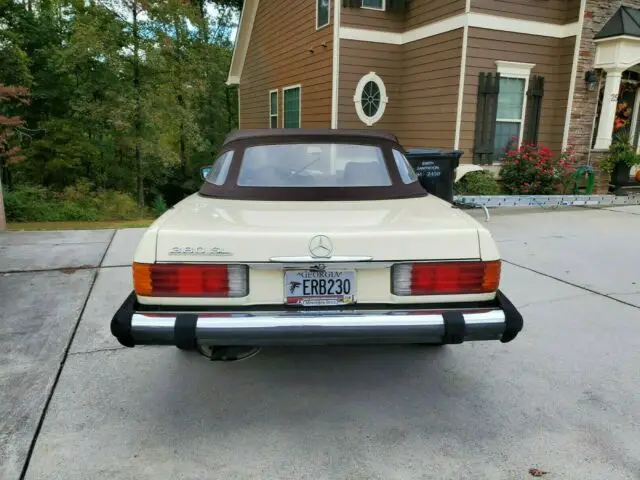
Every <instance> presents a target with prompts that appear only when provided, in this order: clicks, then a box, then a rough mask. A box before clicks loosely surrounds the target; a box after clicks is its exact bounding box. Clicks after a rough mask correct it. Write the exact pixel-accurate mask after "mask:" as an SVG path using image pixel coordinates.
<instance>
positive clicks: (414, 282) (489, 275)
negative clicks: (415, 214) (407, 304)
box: [392, 260, 501, 296]
mask: <svg viewBox="0 0 640 480" xmlns="http://www.w3.org/2000/svg"><path fill="white" fill-rule="evenodd" d="M500 267H501V262H500V261H499V260H498V261H495V262H438V263H435V262H434V263H410V264H401V265H395V266H394V267H393V272H392V276H393V294H394V295H399V296H408V295H450V294H465V293H491V292H495V291H496V290H497V289H498V285H499V284H500Z"/></svg>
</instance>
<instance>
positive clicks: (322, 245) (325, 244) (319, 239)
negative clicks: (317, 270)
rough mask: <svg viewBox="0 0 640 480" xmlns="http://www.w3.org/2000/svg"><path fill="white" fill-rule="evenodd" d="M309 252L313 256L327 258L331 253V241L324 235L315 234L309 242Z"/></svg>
mask: <svg viewBox="0 0 640 480" xmlns="http://www.w3.org/2000/svg"><path fill="white" fill-rule="evenodd" d="M309 252H311V255H312V256H314V257H315V258H329V257H331V255H333V243H331V240H330V239H329V237H327V236H325V235H316V236H315V237H313V238H312V239H311V241H310V242H309Z"/></svg>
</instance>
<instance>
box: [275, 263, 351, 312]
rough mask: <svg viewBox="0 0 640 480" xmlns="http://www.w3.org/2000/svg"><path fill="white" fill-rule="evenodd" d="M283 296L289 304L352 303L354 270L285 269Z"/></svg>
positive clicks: (329, 304) (326, 304) (323, 304)
mask: <svg viewBox="0 0 640 480" xmlns="http://www.w3.org/2000/svg"><path fill="white" fill-rule="evenodd" d="M284 297H285V301H286V303H287V304H289V305H303V306H318V307H319V306H332V305H347V304H350V303H353V302H354V301H355V298H356V272H355V270H323V271H313V270H286V271H285V273H284Z"/></svg>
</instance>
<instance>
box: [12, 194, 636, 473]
mask: <svg viewBox="0 0 640 480" xmlns="http://www.w3.org/2000/svg"><path fill="white" fill-rule="evenodd" d="M474 215H475V214H474ZM487 225H488V226H489V228H490V229H491V230H492V231H493V233H494V235H495V237H496V238H497V239H498V240H499V246H500V248H501V251H502V253H503V256H504V258H505V260H506V261H507V264H506V265H505V268H504V280H503V282H504V283H503V289H504V291H505V292H506V294H507V295H508V296H510V297H511V298H512V300H513V301H514V303H515V304H516V305H517V306H518V307H519V308H520V309H521V310H522V313H523V315H524V317H525V329H524V331H523V332H522V333H521V334H520V336H519V337H518V338H517V339H516V340H515V341H514V342H512V343H510V344H506V345H503V344H500V343H498V342H488V343H487V342H483V343H468V344H464V345H454V346H447V347H445V348H443V349H438V348H426V349H425V348H418V347H357V348H356V347H349V348H337V347H336V348H290V349H275V348H274V349H268V350H265V351H263V353H261V354H260V355H259V356H257V357H254V358H253V359H251V360H248V361H245V362H240V363H235V364H220V363H209V362H207V361H206V360H205V359H204V358H202V357H199V356H198V355H197V354H188V353H184V352H180V351H178V350H177V349H174V348H169V347H136V348H135V349H127V348H123V347H121V346H120V345H119V344H117V343H116V341H115V340H114V339H113V338H112V337H111V334H110V332H109V322H110V319H111V316H112V315H113V313H114V311H115V309H116V308H117V307H118V306H119V305H120V303H121V302H122V300H123V299H124V298H125V296H126V295H127V294H128V292H129V291H130V290H131V281H130V273H129V268H128V264H129V262H130V260H131V255H132V252H133V249H134V248H135V244H136V242H137V239H138V238H139V236H140V235H141V231H140V230H121V231H118V232H114V231H92V232H65V233H58V232H56V233H5V234H0V306H1V310H0V478H2V479H8V480H10V479H15V478H21V477H22V476H24V477H23V478H28V479H133V478H135V479H146V478H148V479H165V478H166V479H168V478H172V479H173V478H176V479H177V478H185V479H203V478H215V479H225V480H226V479H234V480H235V479H310V480H319V479H341V480H342V479H344V480H347V479H348V480H356V479H358V480H360V479H367V480H368V479H384V480H389V479H422V478H429V479H430V478H442V479H468V478H473V479H492V480H495V479H524V478H531V477H530V474H529V473H528V471H529V469H530V468H539V469H541V470H544V471H548V472H549V473H548V474H547V475H545V477H544V478H546V479H581V480H583V479H607V480H615V479H638V478H640V286H639V285H640V209H639V207H625V208H616V209H607V210H578V211H566V210H565V211H557V212H542V213H538V212H535V213H515V212H514V211H508V210H507V211H506V213H505V212H504V211H498V212H495V213H493V218H492V220H491V222H490V223H488V224H487Z"/></svg>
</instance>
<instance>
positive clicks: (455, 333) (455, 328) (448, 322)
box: [442, 311, 467, 344]
mask: <svg viewBox="0 0 640 480" xmlns="http://www.w3.org/2000/svg"><path fill="white" fill-rule="evenodd" d="M442 318H443V319H444V337H443V338H442V343H445V344H447V343H462V342H464V337H465V336H466V335H467V325H466V324H465V323H464V316H463V315H462V312H456V311H451V312H444V313H443V314H442Z"/></svg>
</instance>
